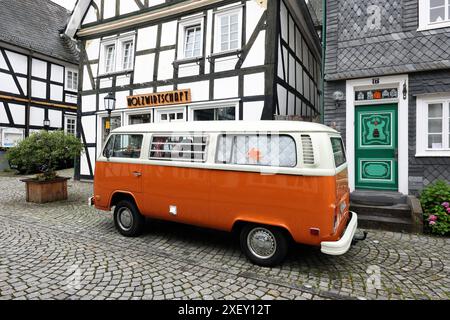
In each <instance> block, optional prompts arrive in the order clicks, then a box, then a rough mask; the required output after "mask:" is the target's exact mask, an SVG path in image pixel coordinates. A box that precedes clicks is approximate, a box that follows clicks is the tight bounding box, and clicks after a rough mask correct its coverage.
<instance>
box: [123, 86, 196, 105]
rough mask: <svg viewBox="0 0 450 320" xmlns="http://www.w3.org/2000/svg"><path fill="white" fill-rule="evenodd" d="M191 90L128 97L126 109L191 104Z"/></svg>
mask: <svg viewBox="0 0 450 320" xmlns="http://www.w3.org/2000/svg"><path fill="white" fill-rule="evenodd" d="M191 101H192V100H191V90H190V89H184V90H176V91H165V92H156V93H149V94H141V95H137V96H128V97H127V105H128V108H144V107H157V106H165V105H171V104H182V103H188V102H191Z"/></svg>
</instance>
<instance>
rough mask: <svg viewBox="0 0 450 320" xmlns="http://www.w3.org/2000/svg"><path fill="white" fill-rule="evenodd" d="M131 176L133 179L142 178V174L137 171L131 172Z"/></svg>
mask: <svg viewBox="0 0 450 320" xmlns="http://www.w3.org/2000/svg"><path fill="white" fill-rule="evenodd" d="M133 175H134V176H135V177H140V176H142V172H139V171H133Z"/></svg>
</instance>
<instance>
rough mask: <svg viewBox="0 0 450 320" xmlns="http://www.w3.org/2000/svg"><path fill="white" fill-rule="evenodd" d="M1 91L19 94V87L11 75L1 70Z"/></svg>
mask: <svg viewBox="0 0 450 320" xmlns="http://www.w3.org/2000/svg"><path fill="white" fill-rule="evenodd" d="M0 91H5V92H11V93H15V94H19V89H17V86H16V83H15V82H14V79H13V77H12V76H11V75H9V74H6V73H2V72H0Z"/></svg>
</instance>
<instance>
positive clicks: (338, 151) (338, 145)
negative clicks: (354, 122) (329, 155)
mask: <svg viewBox="0 0 450 320" xmlns="http://www.w3.org/2000/svg"><path fill="white" fill-rule="evenodd" d="M330 140H331V146H332V147H333V156H334V165H335V166H336V168H337V167H339V166H341V165H343V164H344V163H345V162H346V158H345V151H344V144H343V143H342V139H341V138H338V137H331V138H330Z"/></svg>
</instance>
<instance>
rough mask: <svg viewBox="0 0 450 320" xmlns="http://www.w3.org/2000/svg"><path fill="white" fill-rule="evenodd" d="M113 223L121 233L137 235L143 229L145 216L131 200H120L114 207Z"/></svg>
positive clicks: (128, 235)
mask: <svg viewBox="0 0 450 320" xmlns="http://www.w3.org/2000/svg"><path fill="white" fill-rule="evenodd" d="M114 225H115V227H116V229H117V231H119V233H120V234H121V235H123V236H125V237H137V236H139V235H141V234H142V231H143V230H144V226H145V218H144V217H143V216H142V215H141V213H140V212H139V210H138V208H137V207H136V204H135V203H134V202H133V201H130V200H121V201H119V202H118V203H117V204H116V207H115V209H114Z"/></svg>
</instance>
